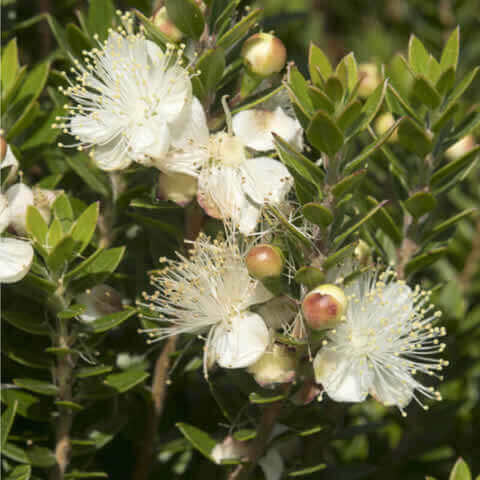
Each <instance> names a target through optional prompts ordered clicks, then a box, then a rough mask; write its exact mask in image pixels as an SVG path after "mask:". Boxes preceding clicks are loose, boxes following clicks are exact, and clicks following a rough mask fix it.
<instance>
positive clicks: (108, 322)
mask: <svg viewBox="0 0 480 480" xmlns="http://www.w3.org/2000/svg"><path fill="white" fill-rule="evenodd" d="M136 313H137V310H136V309H135V308H133V307H127V308H126V309H125V310H123V311H121V312H117V313H111V314H110V315H105V316H104V317H100V318H97V319H96V320H93V321H92V322H90V323H88V325H87V328H88V329H89V330H92V331H93V332H95V333H101V332H106V331H108V330H111V329H112V328H114V327H117V326H118V325H120V324H122V323H123V322H124V321H125V320H128V319H129V318H130V317H131V316H133V315H135V314H136Z"/></svg>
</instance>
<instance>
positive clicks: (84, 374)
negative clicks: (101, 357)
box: [75, 365, 113, 378]
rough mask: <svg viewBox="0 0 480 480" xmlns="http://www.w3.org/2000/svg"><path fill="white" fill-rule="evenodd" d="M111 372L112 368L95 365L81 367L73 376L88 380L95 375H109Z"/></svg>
mask: <svg viewBox="0 0 480 480" xmlns="http://www.w3.org/2000/svg"><path fill="white" fill-rule="evenodd" d="M112 370H113V367H111V366H110V365H96V366H95V367H83V368H79V369H78V370H77V371H76V372H75V374H76V376H77V378H88V377H96V376H97V375H103V374H105V373H110V372H111V371H112Z"/></svg>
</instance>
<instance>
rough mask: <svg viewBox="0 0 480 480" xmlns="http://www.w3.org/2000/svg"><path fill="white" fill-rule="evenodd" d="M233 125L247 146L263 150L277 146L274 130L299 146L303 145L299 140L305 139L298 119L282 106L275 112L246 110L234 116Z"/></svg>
mask: <svg viewBox="0 0 480 480" xmlns="http://www.w3.org/2000/svg"><path fill="white" fill-rule="evenodd" d="M232 127H233V131H234V133H235V135H236V136H237V137H239V138H240V139H241V140H242V141H243V143H244V144H245V145H246V146H247V147H250V148H253V149H255V150H258V151H262V152H264V151H267V150H273V149H274V148H275V145H274V143H273V136H272V132H275V133H276V134H277V135H279V136H280V137H282V138H283V139H284V140H285V141H287V142H289V143H295V145H296V146H298V147H301V145H300V144H299V142H300V141H303V133H302V127H301V126H300V124H299V123H298V121H297V120H295V119H293V118H290V117H289V116H288V115H286V114H285V112H284V111H283V110H282V108H281V107H277V108H276V109H275V111H274V112H271V111H269V110H260V109H255V110H244V111H243V112H240V113H237V114H236V115H235V116H234V117H233V119H232Z"/></svg>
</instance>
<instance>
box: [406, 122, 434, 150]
mask: <svg viewBox="0 0 480 480" xmlns="http://www.w3.org/2000/svg"><path fill="white" fill-rule="evenodd" d="M398 141H399V142H400V143H401V144H402V145H403V146H404V147H405V148H406V149H407V150H410V151H411V152H413V153H416V154H417V155H419V156H420V157H422V158H423V157H424V156H425V155H427V153H430V152H431V151H432V149H433V141H432V134H431V133H429V132H427V131H425V130H424V129H422V128H421V127H420V126H419V125H418V124H417V123H415V122H414V121H413V120H411V119H410V118H408V117H406V118H405V120H404V121H403V122H402V123H401V124H400V126H399V127H398Z"/></svg>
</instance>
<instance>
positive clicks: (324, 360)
mask: <svg viewBox="0 0 480 480" xmlns="http://www.w3.org/2000/svg"><path fill="white" fill-rule="evenodd" d="M345 293H346V295H347V297H348V307H347V310H346V312H345V316H344V319H343V320H344V321H343V322H342V323H340V324H339V325H338V326H336V327H335V329H334V330H330V331H329V333H328V335H327V339H326V340H325V342H324V343H325V345H324V347H323V348H322V349H321V350H320V351H319V352H318V353H317V355H316V357H315V359H314V370H315V377H316V381H317V383H320V384H322V385H323V388H324V389H325V391H326V393H327V395H328V396H329V397H330V398H332V399H333V400H335V401H339V402H361V401H363V400H365V398H366V397H367V395H368V394H371V395H372V396H373V397H374V398H375V399H376V400H378V401H379V402H381V403H383V404H384V405H386V406H392V405H395V406H397V407H398V408H399V409H400V410H401V412H402V414H405V412H404V408H405V407H406V406H407V405H408V404H409V403H410V401H411V400H412V399H415V400H416V401H417V402H418V403H419V404H420V405H421V406H422V407H423V408H425V409H427V408H428V407H427V406H425V405H424V404H423V403H422V401H421V400H420V398H419V397H418V394H422V395H423V396H425V397H427V398H433V399H440V394H439V393H438V392H437V391H435V390H434V388H433V387H427V386H425V385H423V384H422V383H421V382H420V381H419V380H418V379H417V378H416V377H415V374H416V373H422V374H426V375H430V376H439V375H438V371H440V370H442V369H443V367H444V366H446V365H447V364H448V362H446V361H445V360H443V359H439V358H435V357H433V356H434V355H436V354H437V353H440V352H442V351H443V350H444V348H445V344H443V343H441V342H440V341H439V337H441V336H443V335H445V333H446V332H445V329H444V328H442V327H437V326H434V323H435V321H436V320H437V318H438V317H439V316H440V312H434V311H433V309H434V307H433V305H432V304H429V303H428V301H429V294H428V292H425V291H423V290H421V289H420V288H419V287H418V286H417V288H415V290H412V289H410V287H408V286H407V285H406V284H405V283H404V282H403V281H399V280H397V279H396V276H395V274H394V273H393V272H392V271H390V270H387V271H386V272H384V273H382V274H380V275H379V276H378V278H377V276H376V275H375V274H372V273H370V274H367V275H364V276H362V277H360V278H359V279H357V280H355V281H353V282H352V283H350V284H349V285H347V286H346V288H345ZM440 378H441V377H440Z"/></svg>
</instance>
